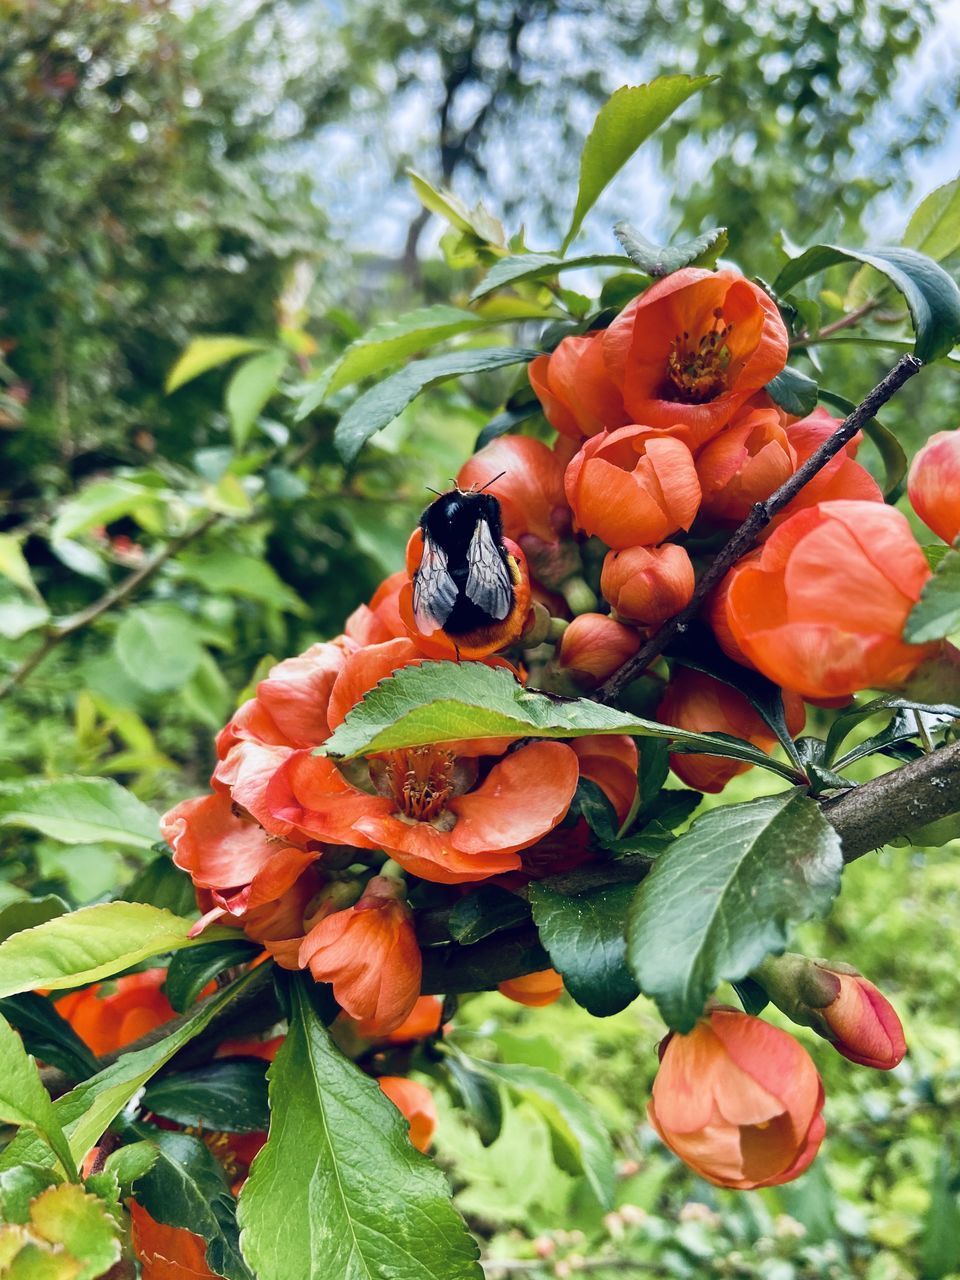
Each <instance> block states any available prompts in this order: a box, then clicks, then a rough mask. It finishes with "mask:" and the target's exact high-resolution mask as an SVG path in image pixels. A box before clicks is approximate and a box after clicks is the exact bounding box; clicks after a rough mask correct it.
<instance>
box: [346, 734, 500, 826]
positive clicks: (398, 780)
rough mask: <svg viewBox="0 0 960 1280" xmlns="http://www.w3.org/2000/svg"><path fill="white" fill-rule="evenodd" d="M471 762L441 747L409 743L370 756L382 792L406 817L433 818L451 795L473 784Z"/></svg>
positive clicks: (416, 818) (373, 772)
mask: <svg viewBox="0 0 960 1280" xmlns="http://www.w3.org/2000/svg"><path fill="white" fill-rule="evenodd" d="M471 763H472V762H471V761H467V760H460V759H458V758H457V756H456V755H455V754H454V752H452V751H447V750H444V748H442V747H407V748H405V749H404V750H400V751H388V752H386V753H385V754H384V755H383V756H382V757H381V758H380V759H379V760H376V761H373V760H371V762H370V765H371V769H370V772H371V776H372V778H373V781H374V785H375V786H376V788H377V790H378V791H379V792H380V794H381V795H385V796H389V797H390V798H391V799H393V800H394V801H395V802H396V805H397V808H398V809H399V810H400V812H401V813H402V814H403V816H404V817H406V818H411V819H412V820H413V821H415V822H434V821H436V819H438V818H440V816H441V814H443V812H444V810H445V808H446V805H447V801H448V800H449V799H450V798H451V797H452V796H459V795H463V793H464V792H465V791H467V790H468V789H469V787H470V786H471V784H472V782H473V780H474V778H475V776H476V770H475V768H474V769H471V768H470V765H471ZM450 816H451V817H452V816H453V815H450Z"/></svg>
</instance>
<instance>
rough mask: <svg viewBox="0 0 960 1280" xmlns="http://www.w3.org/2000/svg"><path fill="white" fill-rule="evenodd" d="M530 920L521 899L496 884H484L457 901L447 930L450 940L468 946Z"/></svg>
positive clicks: (525, 904)
mask: <svg viewBox="0 0 960 1280" xmlns="http://www.w3.org/2000/svg"><path fill="white" fill-rule="evenodd" d="M529 919H530V908H529V906H528V905H527V903H526V902H525V901H524V900H523V898H520V897H518V896H517V894H515V893H510V892H509V891H508V890H506V889H501V888H500V887H499V886H498V885H495V884H484V885H480V887H479V888H477V889H473V890H472V891H471V892H470V893H467V894H465V895H464V896H463V897H462V898H461V899H460V901H459V902H458V903H457V905H456V906H455V907H454V908H453V910H452V911H451V912H450V919H449V921H448V928H449V930H450V936H451V938H453V939H454V940H455V941H456V942H459V943H460V945H461V946H462V947H468V946H470V945H471V944H472V943H474V942H479V941H480V940H481V938H488V937H490V935H491V934H493V933H499V932H500V930H501V929H512V928H514V927H515V926H516V925H518V924H526V923H527V921H529Z"/></svg>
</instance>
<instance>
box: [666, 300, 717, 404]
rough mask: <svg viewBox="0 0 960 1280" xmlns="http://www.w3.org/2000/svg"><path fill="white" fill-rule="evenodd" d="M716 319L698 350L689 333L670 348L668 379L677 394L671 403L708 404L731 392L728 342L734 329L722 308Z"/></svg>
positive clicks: (673, 395)
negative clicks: (728, 380) (729, 389)
mask: <svg viewBox="0 0 960 1280" xmlns="http://www.w3.org/2000/svg"><path fill="white" fill-rule="evenodd" d="M713 316H714V325H713V328H712V329H708V330H707V332H706V333H705V334H704V335H703V336H702V337H701V338H700V340H699V342H697V344H696V346H694V345H692V344H691V341H690V334H689V333H688V332H687V331H686V330H684V332H683V333H682V334H680V335H678V336H677V337H676V338H674V340H673V342H672V343H671V344H670V354H669V355H668V356H667V379H668V381H669V383H670V390H671V392H672V393H673V394H672V396H671V399H674V400H679V401H680V402H681V403H682V404H704V403H706V401H707V400H713V399H714V398H715V397H716V396H718V395H720V394H721V393H722V392H724V391H725V390H726V388H727V369H728V367H729V365H730V359H731V353H730V348H729V347H728V346H727V339H728V338H729V336H730V333H731V330H732V329H733V325H732V324H726V325H725V324H724V323H723V312H722V311H721V310H720V308H719V307H718V308H717V310H716V311H714V313H713Z"/></svg>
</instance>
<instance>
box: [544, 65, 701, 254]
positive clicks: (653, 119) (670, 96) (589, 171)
mask: <svg viewBox="0 0 960 1280" xmlns="http://www.w3.org/2000/svg"><path fill="white" fill-rule="evenodd" d="M715 78H716V77H714V76H698V77H696V78H692V77H690V76H660V77H658V79H656V80H652V81H651V82H650V83H649V84H640V85H624V86H623V88H622V89H618V90H617V91H616V92H615V93H614V94H612V95H611V96H610V97H609V98H608V99H607V101H606V102H605V103H604V105H603V106H602V107H601V108H600V111H599V112H598V114H597V118H596V120H594V122H593V128H592V129H591V130H590V133H589V135H588V136H587V140H586V142H585V143H584V144H583V152H582V154H581V156H580V185H579V188H578V191H577V203H576V206H575V207H574V210H573V219H572V220H571V223H570V229H569V231H568V232H567V234H566V236H565V238H564V241H563V250H564V252H566V250H567V247H568V245H569V244H570V242H571V241H572V240H573V238H574V237H575V236H576V234H577V232H578V231H579V230H580V227H581V226H582V225H583V220H584V218H585V217H586V216H587V214H588V213H589V212H590V210H591V209H592V208H593V206H594V205H595V204H596V202H597V200H598V199H599V197H600V195H601V194H602V192H603V190H604V188H605V187H606V186H607V184H608V183H609V182H610V181H611V179H612V178H613V177H614V176H615V175H616V174H617V173H618V172H619V171H620V169H622V168H623V166H624V165H625V164H626V162H627V161H628V160H629V159H630V157H631V156H632V155H633V153H634V152H635V151H636V149H637V148H638V147H639V146H640V144H641V143H642V142H645V141H646V139H647V138H649V137H650V135H651V134H652V133H653V132H654V131H655V130H656V129H658V128H659V127H660V125H661V124H663V122H664V120H666V119H668V118H669V117H670V116H672V115H673V113H674V112H675V111H676V109H677V108H678V107H679V106H681V105H682V104H683V103H684V102H686V100H687V99H688V98H689V97H690V96H691V95H692V94H694V93H697V92H699V90H701V89H702V88H704V86H705V85H708V84H710V83H711V81H712V80H714V79H715Z"/></svg>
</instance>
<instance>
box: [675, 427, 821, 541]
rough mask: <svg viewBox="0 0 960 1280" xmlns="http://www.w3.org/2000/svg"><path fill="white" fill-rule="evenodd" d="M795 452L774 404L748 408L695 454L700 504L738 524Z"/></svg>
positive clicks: (790, 465)
mask: <svg viewBox="0 0 960 1280" xmlns="http://www.w3.org/2000/svg"><path fill="white" fill-rule="evenodd" d="M796 465H797V455H796V452H795V450H794V449H793V447H792V446H791V444H790V441H789V436H788V433H787V432H786V431H785V430H784V428H783V427H782V426H781V425H780V415H779V413H778V412H777V411H776V409H751V410H748V411H747V412H746V413H745V414H741V415H740V416H739V417H737V418H736V419H735V421H734V422H733V423H732V424H731V426H729V427H727V428H726V429H725V430H723V431H721V432H720V433H719V434H718V435H715V436H714V437H713V439H712V440H710V441H708V443H707V444H705V445H704V447H703V448H702V449H701V450H700V452H699V453H698V454H697V475H698V476H699V477H700V488H701V490H702V491H703V504H702V510H703V511H704V513H705V514H706V515H708V516H711V517H712V518H713V519H714V520H719V521H723V522H726V523H729V524H739V523H740V522H741V520H744V519H745V518H746V517H747V515H749V513H750V508H751V507H752V506H753V505H754V503H756V502H762V501H763V499H764V498H769V497H770V495H771V493H773V492H774V490H775V489H779V487H780V486H781V485H782V484H783V482H784V481H785V480H787V479H789V477H790V476H791V475H792V474H793V472H794V471H795V470H796Z"/></svg>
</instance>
